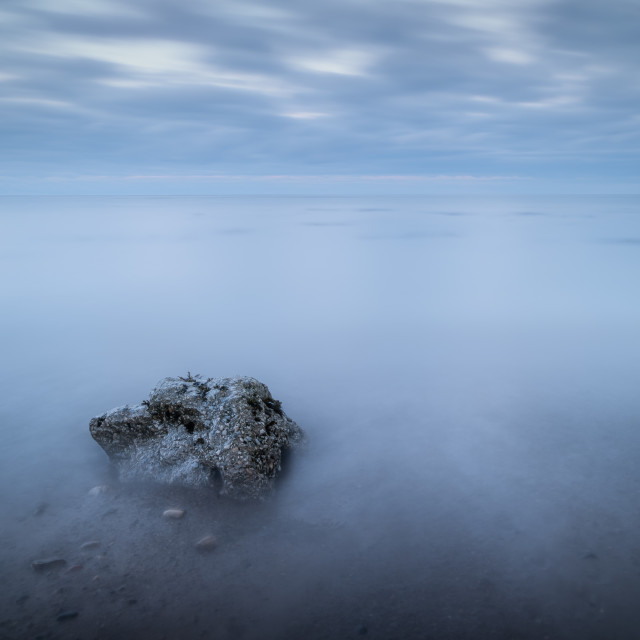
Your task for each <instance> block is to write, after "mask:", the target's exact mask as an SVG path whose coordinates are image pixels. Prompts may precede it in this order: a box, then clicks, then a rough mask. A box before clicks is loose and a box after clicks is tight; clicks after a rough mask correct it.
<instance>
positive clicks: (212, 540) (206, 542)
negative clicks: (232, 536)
mask: <svg viewBox="0 0 640 640" xmlns="http://www.w3.org/2000/svg"><path fill="white" fill-rule="evenodd" d="M217 546H218V538H216V537H215V536H205V537H204V538H200V540H198V542H196V549H200V551H211V550H212V549H215V548H216V547H217Z"/></svg>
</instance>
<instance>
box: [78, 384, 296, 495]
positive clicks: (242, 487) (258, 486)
mask: <svg viewBox="0 0 640 640" xmlns="http://www.w3.org/2000/svg"><path fill="white" fill-rule="evenodd" d="M89 430H90V431H91V435H92V436H93V438H94V439H95V440H96V442H97V443H98V444H99V445H100V446H101V447H102V448H103V449H104V450H105V451H106V452H107V454H108V455H109V457H110V459H111V460H112V462H113V463H115V465H116V466H117V468H118V470H119V474H120V478H121V479H124V480H127V479H154V480H158V481H161V482H168V483H180V484H186V485H193V486H207V485H216V484H218V485H219V487H220V492H221V493H222V494H223V495H227V496H231V497H234V498H240V499H245V498H264V497H265V496H267V495H268V494H269V493H270V492H271V490H272V488H273V482H274V479H275V477H276V476H277V475H278V472H279V471H280V470H281V463H282V455H283V452H284V451H286V450H287V449H291V448H294V447H296V446H298V445H300V444H301V443H302V442H303V441H304V433H303V431H302V430H301V429H300V427H298V425H297V424H296V423H295V422H294V421H293V420H291V419H290V418H289V417H288V416H287V415H286V414H285V412H284V411H283V410H282V406H281V403H280V402H279V401H278V400H274V398H273V397H272V396H271V393H270V392H269V389H268V388H267V387H266V385H264V384H262V383H261V382H258V380H255V379H253V378H244V377H236V378H219V379H212V378H209V379H204V378H202V377H201V376H191V374H188V376H187V377H186V378H181V377H179V378H165V379H164V380H162V381H160V382H159V383H158V385H157V386H156V387H155V388H154V389H153V391H152V392H151V394H150V396H149V400H145V401H143V402H142V403H141V404H139V405H137V406H134V407H130V406H128V405H127V406H124V407H118V408H117V409H112V410H111V411H108V412H107V413H105V414H103V415H101V416H97V417H95V418H93V419H92V420H91V422H90V424H89Z"/></svg>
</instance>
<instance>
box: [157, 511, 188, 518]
mask: <svg viewBox="0 0 640 640" xmlns="http://www.w3.org/2000/svg"><path fill="white" fill-rule="evenodd" d="M184 513H185V511H184V509H167V510H166V511H165V512H164V513H163V514H162V517H163V518H167V519H173V520H177V519H178V518H182V516H183V515H184Z"/></svg>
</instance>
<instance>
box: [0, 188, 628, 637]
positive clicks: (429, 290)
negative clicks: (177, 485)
mask: <svg viewBox="0 0 640 640" xmlns="http://www.w3.org/2000/svg"><path fill="white" fill-rule="evenodd" d="M0 274H1V275H0V300H1V301H2V311H1V313H0V341H1V350H0V352H1V357H0V388H1V389H2V392H1V393H0V434H1V438H0V443H1V446H0V498H1V499H2V501H3V504H4V505H5V507H4V509H5V511H4V514H5V515H3V520H4V521H5V526H4V527H3V528H2V529H3V531H2V539H1V541H2V543H3V552H4V553H5V554H15V553H16V550H18V551H20V552H21V553H24V554H25V558H24V562H25V567H27V569H26V570H29V569H28V565H29V562H30V560H31V559H33V558H31V557H28V556H29V553H28V551H29V539H30V536H34V539H36V536H38V537H37V540H38V542H37V544H38V547H37V549H35V548H34V551H33V554H32V555H35V554H37V553H44V552H45V551H46V548H45V547H46V543H47V538H46V534H45V533H43V532H42V530H41V528H42V527H41V523H42V520H41V519H37V518H34V517H32V514H33V513H35V512H36V511H37V510H38V509H39V508H40V509H44V507H42V506H40V507H39V505H49V504H59V505H60V510H61V512H64V513H67V514H68V513H69V509H71V510H72V504H73V501H74V500H75V499H76V496H77V495H79V494H80V493H82V495H85V494H86V491H87V490H88V489H90V488H91V487H92V486H94V485H98V484H104V483H105V482H107V478H108V476H109V468H108V461H107V458H106V456H105V455H104V454H103V453H102V451H101V450H100V448H99V447H98V445H96V444H95V443H94V442H93V441H92V439H91V437H90V435H89V432H88V422H89V419H90V418H91V417H92V416H94V415H96V414H99V413H101V412H103V411H105V410H107V409H110V408H112V407H114V406H118V405H122V404H125V403H130V404H131V403H138V402H140V401H141V400H143V399H145V398H146V396H147V394H148V392H149V391H150V389H151V388H152V387H153V386H154V384H155V383H156V382H157V381H158V380H159V379H161V378H163V377H165V376H177V375H186V373H187V372H188V371H189V372H191V373H192V374H196V373H201V374H203V375H205V376H211V377H217V376H231V375H248V376H253V377H256V378H258V379H260V380H261V381H263V382H265V383H266V384H267V385H268V386H269V388H270V389H271V391H272V393H273V395H274V397H276V398H278V399H280V400H281V401H282V402H283V406H284V408H285V410H286V412H287V413H288V414H289V415H290V416H291V417H292V418H293V419H294V420H296V421H297V422H298V423H299V424H300V425H301V426H302V427H303V428H304V429H305V430H306V431H307V433H308V435H309V438H310V443H311V446H310V449H309V452H308V453H307V454H306V455H305V456H304V457H303V458H302V459H299V460H296V461H295V464H294V465H293V468H292V469H291V470H290V472H289V474H288V475H287V476H286V477H285V478H284V479H283V481H282V483H281V486H280V489H279V498H278V509H280V510H281V512H282V513H286V514H287V517H290V518H291V519H293V520H295V521H296V522H303V523H306V525H308V526H309V527H311V528H313V527H320V528H322V527H326V528H327V531H333V530H334V529H339V530H341V531H343V532H344V531H346V532H347V534H344V535H343V537H342V538H341V540H342V545H343V547H342V548H343V550H344V554H343V556H341V557H343V558H348V557H351V558H359V559H360V560H359V561H361V562H362V565H358V566H359V567H360V569H358V570H359V571H361V572H363V571H365V570H364V569H362V567H363V566H366V567H368V568H369V569H368V570H369V573H366V571H365V574H366V577H364V578H363V583H362V585H361V587H362V589H364V590H365V591H366V593H369V591H367V590H371V589H375V588H377V587H378V586H380V588H383V586H382V585H389V582H390V581H393V579H392V578H391V577H390V576H392V575H393V570H392V567H394V566H395V567H399V569H398V571H400V573H401V576H402V577H401V578H398V584H396V585H395V587H394V588H395V589H396V590H397V589H402V588H405V587H406V586H407V585H409V586H411V585H413V591H414V593H415V588H416V587H415V585H416V584H420V585H422V586H423V588H425V589H426V588H427V586H425V585H427V584H428V582H429V577H428V574H429V571H432V569H433V566H435V565H437V566H439V567H440V569H441V571H440V573H438V576H439V577H438V580H439V581H440V582H439V584H441V585H443V586H442V588H443V589H445V591H446V589H453V590H454V591H455V589H456V588H457V587H456V586H455V585H458V586H459V585H460V584H461V583H466V584H471V583H472V584H473V585H475V587H474V588H475V589H476V591H474V593H475V594H476V595H475V596H473V597H471V596H470V597H469V598H470V599H469V602H468V603H467V604H468V607H467V604H465V602H466V601H465V600H464V597H462V600H460V602H462V604H461V605H460V607H461V610H462V609H464V610H465V611H469V607H474V606H475V607H477V611H476V615H477V616H481V614H480V613H478V612H479V611H481V610H482V609H483V606H484V605H482V602H484V601H483V600H482V599H481V598H480V596H478V595H477V594H478V593H479V592H482V593H485V592H486V593H487V594H489V595H487V596H486V597H487V598H490V594H491V593H493V592H500V593H502V592H501V589H502V587H503V586H504V585H509V589H508V590H513V589H516V590H517V589H520V590H521V591H522V593H523V595H522V598H521V600H520V601H519V602H520V605H521V606H523V607H525V609H526V606H525V605H523V604H522V603H523V602H527V603H532V604H531V605H530V608H531V611H529V609H526V611H525V609H523V610H522V611H524V613H523V612H522V611H520V610H518V611H520V613H521V614H522V616H524V618H522V619H525V618H526V620H529V623H530V625H533V627H531V628H534V627H535V625H536V624H540V625H543V626H544V625H545V624H546V625H547V627H545V629H547V631H548V630H549V629H550V631H548V632H549V633H551V637H560V635H561V634H559V630H561V629H562V628H563V624H564V623H565V622H566V620H571V621H573V622H572V624H573V623H574V622H575V620H576V619H577V620H581V621H583V622H584V625H585V629H594V628H600V627H597V625H598V624H600V625H601V628H602V629H606V628H609V629H611V628H613V627H612V625H614V619H615V620H617V621H618V622H617V624H622V622H620V621H621V620H622V621H624V624H627V622H628V621H629V620H632V619H633V620H634V619H635V618H634V616H636V615H637V614H635V608H636V607H635V599H636V597H635V596H637V593H638V592H639V591H638V590H639V589H640V538H639V537H638V535H637V531H638V530H639V529H640V508H639V505H640V465H639V464H638V460H640V393H638V389H639V384H640V197H638V196H621V197H597V196H592V197H569V196H567V197H509V198H506V197H504V198H498V197H495V198H489V197H479V198H472V197H453V196H452V197H407V198H399V197H389V198H384V197H376V198H364V197H362V198H360V197H352V198H333V197H307V198H302V197H287V198H284V197H282V198H281V197H75V198H71V197H69V198H66V197H53V198H45V197H3V198H1V199H0ZM64 509H67V511H64ZM45 516H46V513H45V514H44V516H43V517H45ZM314 530H315V529H314ZM264 535H268V532H267V533H265V534H264ZM346 540H348V542H346ZM349 545H351V546H349ZM314 548H315V550H316V553H317V554H319V559H318V558H316V559H317V562H316V564H317V565H318V566H322V565H323V564H330V563H331V561H332V560H331V559H332V558H333V555H332V553H333V552H332V550H331V549H330V548H326V547H324V546H323V545H322V544H320V543H318V544H314ZM345 549H346V550H345ZM3 552H0V554H1V553H3ZM5 561H6V562H8V561H7V560H6V558H5ZM325 561H326V562H325ZM354 561H355V560H354ZM341 562H343V561H341ZM415 563H417V565H416V564H415ZM420 563H424V571H423V570H422V569H421V568H420V567H421V566H422V565H420ZM430 563H431V564H430ZM6 566H8V567H9V568H11V567H13V566H14V565H10V564H8V565H6ZM16 567H17V565H16ZM427 568H429V569H428V570H427ZM11 570H12V571H16V572H17V571H18V569H17V568H14V569H11ZM414 570H415V575H416V576H417V575H419V576H420V578H419V581H418V578H417V577H415V581H418V582H412V579H411V578H410V577H408V576H412V575H414V573H413V571H414ZM340 571H345V572H346V571H347V568H345V566H344V563H343V564H341V566H340V567H334V568H333V571H332V573H331V575H330V576H329V573H328V572H327V574H326V575H325V574H324V573H322V571H320V570H319V569H318V573H317V575H315V577H314V578H313V580H315V581H316V582H318V583H319V584H320V585H321V586H322V585H323V586H322V588H326V589H327V590H329V591H330V590H331V589H332V588H334V587H333V586H335V583H336V581H337V582H340V580H341V578H340V576H341V574H340ZM336 572H337V573H336ZM365 574H362V575H365ZM345 575H346V574H345ZM349 575H350V576H351V578H352V579H354V580H355V578H353V576H352V575H351V574H349ZM432 575H435V574H432ZM336 576H338V577H336ZM443 576H444V577H443ZM309 579H311V577H310V578H309ZM434 579H435V578H434ZM447 580H449V581H450V583H449V582H447ZM256 581H257V583H259V582H260V580H259V579H258V578H256ZM323 581H324V582H323ZM443 581H444V582H443ZM249 582H250V579H249ZM365 583H366V584H365ZM25 584H26V583H25ZM350 584H352V587H351V593H352V594H353V593H355V592H357V590H358V588H359V587H358V584H360V583H358V582H357V580H356V582H353V583H350ZM332 585H333V586H332ZM403 585H404V587H403ZM482 585H484V586H482ZM27 586H28V585H27ZM27 586H25V588H27ZM431 586H432V587H434V585H431ZM438 588H440V587H438ZM492 589H493V590H494V591H492ZM478 590H479V591H478ZM502 591H504V589H502ZM314 593H315V592H314ZM318 593H320V594H322V593H324V592H323V591H322V589H321V590H320V591H319V592H318ZM318 593H316V595H315V596H313V597H312V595H311V592H310V595H309V603H308V607H309V611H313V605H312V604H311V602H312V601H313V600H314V598H320V597H321V595H318ZM358 593H359V592H358ZM363 593H364V591H363ZM455 593H458V592H455ZM464 593H466V592H464ZM14 595H15V596H16V597H17V596H19V595H20V594H19V593H18V594H14ZM274 597H277V596H274ZM282 597H283V598H284V597H285V596H282ZM287 597H290V595H289V596H287ZM355 597H356V596H354V598H355ZM456 597H458V596H456ZM483 597H484V596H483ZM500 597H504V593H502V595H501V596H500ZM474 598H475V599H474ZM14 599H15V598H14ZM362 600H363V601H364V596H363V598H362ZM359 601H360V600H359ZM499 601H500V600H499V599H498V596H496V603H495V611H497V610H498V609H499V608H500V607H499V606H498V604H497V603H498V602H499ZM416 602H417V601H416ZM471 603H473V604H471ZM362 606H363V607H364V605H362ZM514 606H515V605H514ZM527 606H528V605H527ZM465 607H466V608H465ZM567 608H569V610H570V611H569V613H567V614H566V615H567V619H566V620H565V619H564V618H563V615H564V614H563V611H567ZM365 609H366V608H363V609H362V613H361V615H360V617H359V618H357V619H354V621H353V628H352V631H353V630H355V631H353V633H354V634H356V635H357V633H369V634H370V635H371V636H372V637H376V636H375V629H376V628H382V627H380V625H381V624H382V623H381V622H380V621H378V622H377V623H376V622H375V621H374V622H372V621H371V620H370V621H369V622H366V619H367V618H366V615H367V614H366V612H365ZM415 610H416V612H417V613H416V614H415V615H420V614H419V611H421V610H422V609H420V606H419V604H417V603H416V606H415ZM412 611H413V609H411V608H409V609H407V610H406V611H405V612H404V614H403V615H404V618H403V619H404V620H406V617H407V616H410V614H411V612H412ZM484 611H485V613H486V611H487V609H486V608H485V609H484ZM576 612H577V613H576ZM520 613H519V615H520ZM5 615H6V616H8V618H10V619H14V618H15V619H17V618H16V616H17V615H18V614H17V613H13V612H12V611H9V613H5ZM327 615H328V614H327ZM371 615H372V616H374V617H375V612H373V613H371ZM447 615H450V614H449V613H448V614H447ZM451 615H453V614H451ZM461 615H462V614H461ZM469 615H471V614H469ZM487 615H489V614H487ZM496 615H498V614H496ZM527 616H528V617H527ZM576 616H577V618H576ZM608 616H611V618H609V617H608ZM638 617H639V618H640V616H638ZM454 618H455V616H454ZM363 620H364V621H363ZM460 620H461V621H460ZM464 620H465V618H464V616H463V617H462V618H460V619H459V621H458V623H459V628H458V627H456V629H458V631H457V632H458V633H462V632H463V631H464V629H466V628H467V627H466V626H465V624H466V623H465V622H464ZM474 620H475V619H474ZM476 623H477V620H476ZM300 624H302V623H300ZM345 624H347V623H345ZM348 624H351V622H349V623H348ZM376 624H378V627H376ZM415 624H416V625H417V626H416V627H415V628H416V629H417V628H421V627H420V625H419V624H418V622H416V623H415ZM441 624H445V623H444V622H441ZM451 624H454V623H451ZM469 624H471V622H469ZM474 624H475V623H474ZM594 625H595V626H594ZM498 626H499V625H498ZM301 628H302V627H301ZM349 628H350V629H351V627H349ZM453 628H454V627H452V629H453ZM487 628H488V627H487ZM496 628H498V627H496ZM519 628H520V627H518V629H519ZM522 628H524V627H522ZM305 629H306V630H307V632H309V629H310V627H308V628H307V627H305ZM363 629H364V631H363ZM621 629H622V627H621ZM358 630H359V631H358ZM461 630H462V631H461ZM529 630H530V629H529ZM229 633H230V634H231V632H229ZM384 633H390V632H389V630H388V629H386V628H385V632H384ZM434 633H435V631H434ZM451 633H454V631H451ZM532 633H533V632H532ZM554 633H556V635H553V634H554ZM620 633H623V632H622V631H620ZM0 635H1V634H0ZM231 635H233V634H231ZM311 635H313V634H311ZM317 635H318V637H320V636H321V634H320V633H319V632H318V634H317ZM383 636H384V634H383V635H381V636H380V637H383ZM16 637H18V636H17V635H16ZM344 637H347V636H344ZM384 637H386V636H384ZM398 637H400V636H398ZM434 637H435V636H434ZM438 637H440V636H438ZM441 637H446V634H445V635H443V636H441ZM451 637H453V636H451ZM456 637H457V636H456ZM460 637H462V636H460ZM470 637H472V636H470ZM493 637H498V635H494V636H493ZM513 637H516V636H513ZM517 637H521V636H517ZM522 637H529V636H528V635H526V634H525V635H522ZM531 637H536V636H535V633H533V635H532V636H531ZM537 637H543V636H542V635H539V636H537ZM584 637H587V636H584ZM594 637H595V636H594ZM611 637H618V636H611ZM619 637H622V635H621V636H619Z"/></svg>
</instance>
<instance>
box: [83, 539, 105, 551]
mask: <svg viewBox="0 0 640 640" xmlns="http://www.w3.org/2000/svg"><path fill="white" fill-rule="evenodd" d="M99 546H100V540H89V541H88V542H84V543H83V544H81V545H80V549H82V550H83V551H88V550H89V549H95V548H97V547H99Z"/></svg>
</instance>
